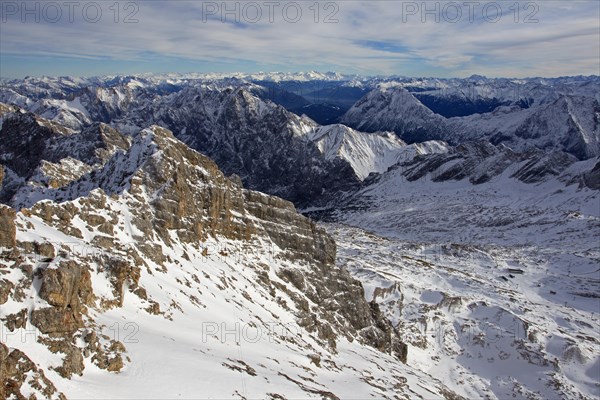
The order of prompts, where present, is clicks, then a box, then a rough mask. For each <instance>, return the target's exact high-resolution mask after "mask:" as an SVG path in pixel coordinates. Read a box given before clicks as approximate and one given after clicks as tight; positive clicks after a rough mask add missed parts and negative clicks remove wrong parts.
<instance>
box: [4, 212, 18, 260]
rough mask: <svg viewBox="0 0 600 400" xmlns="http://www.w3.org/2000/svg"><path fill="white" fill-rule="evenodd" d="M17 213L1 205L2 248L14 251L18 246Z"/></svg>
mask: <svg viewBox="0 0 600 400" xmlns="http://www.w3.org/2000/svg"><path fill="white" fill-rule="evenodd" d="M16 215H17V214H16V212H15V210H13V209H12V208H10V207H7V206H5V205H3V204H0V247H5V248H7V249H13V248H14V247H15V245H16V233H17V229H16V227H15V217H16Z"/></svg>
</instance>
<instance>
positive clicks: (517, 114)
mask: <svg viewBox="0 0 600 400" xmlns="http://www.w3.org/2000/svg"><path fill="white" fill-rule="evenodd" d="M591 84H592V85H593V83H591ZM583 94H585V95H583ZM416 95H417V94H416V93H415V94H414V95H413V93H410V92H409V91H408V90H407V89H406V88H405V87H403V86H391V87H386V86H383V87H380V88H378V89H375V90H373V91H371V92H369V93H368V94H366V95H365V96H364V97H363V98H362V99H361V100H359V101H358V102H357V103H356V104H355V105H354V106H353V107H352V108H351V109H350V110H348V111H347V112H346V114H345V115H344V116H343V117H342V119H341V121H342V123H345V124H347V125H348V126H351V127H353V128H355V129H358V130H364V131H367V132H374V131H379V130H391V131H394V132H395V133H396V134H397V135H398V136H399V137H400V138H402V139H403V140H406V141H407V142H419V141H425V140H431V139H436V140H444V141H446V142H448V143H450V144H452V145H458V144H462V143H465V142H467V141H473V140H488V141H490V142H491V143H492V144H500V143H502V144H504V145H506V146H508V147H510V148H511V149H513V150H514V151H519V152H523V151H527V150H531V149H540V150H544V151H565V152H567V153H570V154H572V155H574V156H575V157H577V158H578V159H580V160H585V159H588V158H592V157H596V156H598V155H599V154H600V147H599V146H600V124H599V122H598V121H599V119H598V115H600V106H599V103H598V101H599V99H598V98H596V97H594V96H593V95H591V94H589V93H587V91H585V90H582V95H574V94H561V93H558V92H557V93H551V94H547V93H546V97H545V98H544V99H543V101H542V100H540V103H539V104H537V103H536V104H535V106H533V105H531V106H527V108H523V107H522V104H521V105H519V104H520V103H519V104H513V103H509V105H501V104H498V107H497V108H495V109H494V110H490V112H487V113H483V114H472V115H469V116H465V117H455V118H444V117H442V116H441V115H438V114H435V113H433V111H431V110H430V109H429V108H427V107H425V106H424V105H423V104H422V103H421V102H420V101H419V100H418V99H417V98H416V97H415V96H416Z"/></svg>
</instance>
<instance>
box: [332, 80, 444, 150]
mask: <svg viewBox="0 0 600 400" xmlns="http://www.w3.org/2000/svg"><path fill="white" fill-rule="evenodd" d="M341 122H342V123H343V124H345V125H348V126H351V127H353V128H355V129H358V130H363V131H367V132H376V131H393V132H395V133H396V134H397V135H398V136H399V137H400V138H401V139H403V140H405V141H407V142H411V143H412V142H423V141H425V140H432V139H443V136H444V133H445V132H446V128H445V126H446V119H445V118H444V117H442V116H440V115H437V114H435V113H434V112H433V111H431V110H430V109H429V108H427V107H425V106H424V105H423V104H422V103H421V102H420V101H419V100H417V99H416V98H415V97H414V96H413V95H412V94H411V93H410V92H409V91H408V90H406V89H405V88H403V87H401V86H396V85H388V86H385V85H382V86H380V87H379V88H378V89H375V90H373V91H371V92H369V93H367V94H366V95H365V96H364V97H363V98H362V99H361V100H359V101H358V102H357V103H356V104H355V105H354V106H352V108H350V110H348V111H347V112H346V114H345V115H344V116H343V117H342V119H341Z"/></svg>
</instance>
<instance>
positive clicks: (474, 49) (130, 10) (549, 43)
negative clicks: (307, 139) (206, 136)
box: [0, 0, 600, 78]
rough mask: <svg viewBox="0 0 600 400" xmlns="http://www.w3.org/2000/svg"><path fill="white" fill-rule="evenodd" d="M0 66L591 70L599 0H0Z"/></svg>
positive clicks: (494, 72)
mask: <svg viewBox="0 0 600 400" xmlns="http://www.w3.org/2000/svg"><path fill="white" fill-rule="evenodd" d="M0 5H1V10H0V18H1V21H0V76H2V77H5V78H22V77H24V76H26V75H81V76H91V75H109V74H116V73H143V72H234V71H240V72H257V71H284V72H290V71H300V70H320V71H325V70H333V71H338V72H343V73H356V74H362V75H375V74H399V75H407V76H439V77H451V76H468V75H471V74H475V73H476V74H482V75H487V76H492V77H494V76H506V77H525V76H561V75H580V74H581V75H591V74H599V73H600V72H599V68H600V66H599V64H600V25H599V23H598V21H599V18H600V3H599V2H598V1H595V0H593V1H547V0H545V1H536V2H513V1H511V2H504V1H496V2H490V1H480V2H475V1H455V2H434V1H429V2H422V1H418V2H407V1H377V0H375V1H368V2H366V1H347V0H344V1H338V2H327V1H324V2H318V3H316V2H314V1H296V2H290V1H240V2H237V1H227V2H222V1H215V2H202V1H171V2H166V1H118V2H112V1H111V2H102V1H96V2H93V1H82V2H63V1H56V2H53V1H51V2H39V1H27V2H22V1H3V2H2V3H0Z"/></svg>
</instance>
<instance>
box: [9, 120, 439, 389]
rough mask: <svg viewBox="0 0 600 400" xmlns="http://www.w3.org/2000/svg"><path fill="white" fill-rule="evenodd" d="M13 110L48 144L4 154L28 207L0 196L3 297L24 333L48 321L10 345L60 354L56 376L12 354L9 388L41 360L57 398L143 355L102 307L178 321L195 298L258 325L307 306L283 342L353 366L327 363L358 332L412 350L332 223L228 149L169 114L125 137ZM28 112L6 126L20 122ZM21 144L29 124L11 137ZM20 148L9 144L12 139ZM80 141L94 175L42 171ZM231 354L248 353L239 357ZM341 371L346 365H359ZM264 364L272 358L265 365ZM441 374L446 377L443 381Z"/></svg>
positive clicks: (203, 306) (397, 349)
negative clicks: (70, 386) (277, 191)
mask: <svg viewBox="0 0 600 400" xmlns="http://www.w3.org/2000/svg"><path fill="white" fill-rule="evenodd" d="M15 118H16V119H17V120H22V123H23V125H22V126H23V127H25V128H26V132H30V133H31V134H32V137H35V138H36V143H37V144H36V146H37V148H38V150H39V153H40V156H39V157H38V159H37V165H36V163H34V162H29V163H22V164H20V165H17V164H15V163H12V164H11V162H12V158H10V157H8V156H7V157H5V158H4V160H5V161H6V163H7V164H8V165H6V166H5V168H9V169H11V170H15V171H18V176H19V178H20V181H19V182H20V184H19V185H17V186H16V187H15V193H16V194H15V195H13V196H12V197H11V200H10V204H11V205H12V206H13V207H15V208H17V209H20V211H19V212H16V213H15V211H14V210H13V209H11V208H8V207H6V206H2V208H0V211H1V214H2V218H3V224H2V227H3V231H2V236H1V237H0V240H1V242H2V247H3V248H8V249H9V250H10V252H9V253H6V252H5V254H4V256H3V258H2V260H1V264H0V273H2V274H3V275H4V276H5V277H6V278H5V279H4V280H3V281H0V282H1V285H0V287H1V288H2V290H1V293H2V296H1V297H0V300H2V301H3V303H4V304H5V306H3V309H2V315H1V316H0V320H2V323H3V324H4V325H5V326H6V327H8V328H9V330H10V332H14V333H15V334H16V333H17V332H22V331H24V330H31V329H34V330H36V332H37V334H36V340H35V342H36V344H34V343H29V342H27V343H22V344H19V343H18V342H17V341H13V340H9V343H8V345H9V346H11V347H17V348H18V349H20V350H10V352H9V353H10V354H13V353H14V352H19V351H24V352H25V353H27V352H28V351H29V352H33V353H32V354H33V355H31V354H28V357H33V358H32V360H34V362H36V361H35V359H36V358H35V357H36V354H40V353H39V352H40V351H41V350H40V348H39V347H37V346H39V344H43V345H44V346H45V347H46V348H47V350H46V352H47V353H48V354H56V355H57V356H59V359H60V361H59V362H55V363H51V364H48V365H45V366H44V368H45V370H46V375H49V376H50V377H51V379H52V381H54V384H55V385H58V386H56V387H58V388H59V389H58V390H57V389H55V388H54V386H52V384H51V383H50V381H47V379H48V378H45V375H44V373H43V372H42V371H41V369H34V368H26V370H23V369H18V368H17V369H15V368H13V367H11V365H13V364H11V363H12V361H10V360H9V361H6V362H5V361H3V363H4V364H3V368H5V370H6V371H8V373H7V375H6V378H5V379H7V380H8V381H6V382H9V381H10V382H11V383H10V385H12V386H11V389H10V390H11V391H12V392H10V393H13V392H14V393H25V392H26V391H27V390H29V389H28V388H29V387H30V386H31V385H34V384H33V383H30V381H28V380H27V379H29V378H26V377H30V376H31V373H29V372H28V371H34V372H33V373H34V374H38V375H36V376H38V378H36V379H37V380H38V381H40V382H42V383H43V385H42V386H43V387H45V388H46V389H44V390H46V392H44V396H45V397H61V396H62V394H60V393H59V392H58V391H59V390H62V389H60V388H61V387H64V385H62V386H61V384H59V383H60V382H62V381H61V379H67V378H69V377H71V376H72V375H74V374H75V375H81V374H85V373H86V369H87V365H89V364H90V363H92V364H94V365H95V366H96V367H98V368H100V369H104V370H106V371H109V372H119V371H122V370H123V369H124V368H125V369H126V368H128V366H129V365H135V363H136V359H135V357H136V356H135V355H134V354H137V356H138V357H139V353H135V352H134V354H131V351H132V350H131V349H130V346H128V345H127V344H126V343H123V342H120V341H119V339H118V338H116V337H111V336H108V335H106V334H105V333H103V329H104V330H105V329H106V322H102V321H105V317H103V313H105V312H107V311H109V310H112V311H111V312H112V313H114V312H117V313H119V312H120V311H115V310H123V311H122V312H125V310H130V311H128V312H132V310H136V311H135V312H136V313H139V312H142V313H144V314H146V315H148V316H149V317H152V318H158V319H160V320H164V321H166V322H167V323H173V324H176V321H180V320H186V318H191V316H190V317H186V315H187V314H188V313H191V314H190V315H195V316H196V317H194V318H200V320H201V321H202V320H204V321H206V320H208V321H211V318H215V317H214V315H213V314H211V313H210V309H211V308H212V307H211V308H207V306H208V305H210V304H214V306H215V307H217V309H219V307H222V306H223V305H225V304H227V303H228V302H233V304H236V306H235V307H236V308H237V309H238V311H237V312H238V313H241V315H246V316H247V317H242V318H243V319H245V318H252V320H253V321H254V323H258V324H259V326H260V325H261V324H263V323H264V322H266V321H267V320H266V318H268V316H269V315H271V318H284V319H289V318H291V319H292V320H295V321H296V324H297V328H296V329H299V331H298V334H299V335H300V336H293V337H289V336H286V335H287V334H284V335H283V336H277V337H276V340H277V343H280V344H278V345H277V346H283V347H282V348H286V349H287V348H289V349H294V350H293V351H298V350H300V349H303V350H302V351H308V352H309V353H310V354H312V355H311V357H312V358H311V359H312V360H313V361H314V363H316V365H321V368H327V369H328V371H330V372H331V371H336V370H337V371H340V370H339V367H336V368H337V369H336V368H333V369H330V367H328V365H334V364H335V362H334V361H333V360H334V358H335V357H337V356H335V355H336V354H338V352H345V351H346V350H345V349H346V348H347V346H351V348H352V349H354V350H352V351H354V352H356V351H358V352H359V353H360V352H362V353H364V354H365V357H367V358H369V357H371V356H368V355H367V353H365V350H361V349H364V348H365V347H364V346H370V347H371V348H373V349H374V350H373V351H378V352H381V353H379V354H381V355H383V356H385V357H390V356H387V355H386V354H389V355H393V357H394V358H395V359H396V360H400V361H402V362H406V361H407V347H406V345H405V344H404V343H403V342H402V341H401V340H400V338H399V336H398V332H397V331H396V330H395V328H393V327H392V325H391V324H390V322H389V321H388V320H386V319H385V318H384V317H383V315H382V313H381V312H380V311H379V308H378V307H377V305H376V304H375V303H372V304H369V303H367V301H366V300H365V298H364V291H363V288H362V286H361V285H360V283H359V282H358V281H356V280H354V279H353V278H351V277H350V275H348V273H347V272H346V271H345V270H343V269H341V268H339V267H337V266H335V257H336V250H335V243H334V242H333V240H332V239H331V237H330V236H329V235H327V234H326V233H325V232H324V231H323V230H322V229H321V228H319V227H317V226H316V225H315V224H314V223H313V222H312V221H310V220H309V219H307V218H305V217H303V216H301V215H299V214H297V213H296V211H295V208H294V206H293V204H292V203H291V202H289V201H285V200H282V199H279V198H276V197H272V196H269V195H265V194H262V193H258V192H254V191H251V190H246V189H244V188H243V187H242V186H241V185H240V182H239V178H236V177H231V178H228V177H226V176H225V175H224V174H223V173H222V172H220V171H219V169H218V167H217V165H216V164H215V163H214V162H212V161H211V160H210V159H208V158H207V157H205V156H203V155H201V154H199V153H197V152H195V151H194V150H192V149H190V148H188V147H187V146H186V145H185V144H183V143H182V142H180V141H178V140H177V139H176V138H175V137H174V136H173V134H172V133H171V132H169V131H168V130H166V129H164V128H161V127H158V126H153V127H151V128H149V129H146V130H143V131H141V132H139V133H137V134H134V135H133V136H131V137H125V136H122V135H121V134H120V133H118V132H117V131H115V130H112V129H110V128H108V127H106V126H104V125H96V126H94V127H93V128H90V129H89V130H85V131H84V132H85V135H84V133H80V134H76V133H71V132H68V131H63V130H60V129H56V128H55V127H54V126H53V125H48V124H46V123H45V122H44V121H43V120H40V119H36V118H37V117H33V116H31V115H29V114H21V115H19V116H16V117H15ZM5 121H6V120H5ZM15 121H16V120H12V122H10V123H9V124H7V125H4V126H3V128H2V131H0V132H2V133H4V134H6V132H8V128H10V129H18V127H19V125H17V124H16V122H15ZM16 133H18V131H17V132H13V137H14V138H19V136H18V135H16ZM75 137H77V141H75V140H74V139H75ZM69 140H70V141H72V143H80V144H81V146H82V147H80V146H75V147H71V148H68V147H67V148H65V147H64V146H60V150H56V149H58V146H56V143H64V142H65V141H69ZM1 142H4V140H1ZM90 142H91V143H90ZM21 143H22V142H21V141H19V140H17V139H15V141H14V142H11V145H12V146H14V147H19V146H20V145H21ZM15 151H16V150H15V149H13V148H12V147H11V146H9V145H8V144H6V143H4V145H3V147H2V153H3V154H5V155H8V154H15ZM81 154H87V155H91V157H90V158H89V161H88V162H87V163H85V161H84V160H85V157H83V156H82V157H81V159H80V160H79V163H80V165H85V168H82V171H83V173H81V174H71V175H69V174H62V175H61V174H59V173H57V175H56V176H55V178H61V179H54V180H52V181H50V180H47V179H45V177H46V176H47V175H44V174H41V173H39V171H40V166H43V165H45V164H47V163H53V164H55V165H56V164H60V163H61V162H64V160H65V158H67V159H69V160H77V157H78V155H81ZM60 157H65V158H62V159H60ZM15 175H17V173H15ZM219 244H220V246H221V247H216V246H217V245H219ZM80 245H83V247H82V248H78V247H77V248H75V247H73V246H80ZM236 248H238V249H239V250H237V251H238V252H240V251H243V253H244V258H240V257H239V254H238V255H235V259H234V261H233V262H231V261H230V260H228V257H232V256H231V252H232V251H235V249H236ZM242 249H243V250H242ZM265 255H269V257H267V258H265ZM201 260H204V261H201ZM199 263H200V264H199ZM199 266H201V267H200V268H199ZM164 285H167V286H166V287H168V288H169V289H167V290H166V292H165V289H164V288H165V286H164ZM161 288H163V289H161ZM218 293H223V295H221V296H220V297H217V296H216V295H217V294H218ZM225 293H228V294H227V295H225ZM207 296H208V297H207ZM9 310H10V312H9ZM203 310H209V311H203ZM258 315H261V317H258ZM221 318H223V316H221ZM139 321H140V324H142V323H143V321H145V319H144V318H142V319H140V320H139ZM260 321H263V322H260ZM174 326H178V325H174ZM146 329H149V326H147V327H146ZM104 332H105V331H104ZM279 335H281V334H279ZM11 338H12V336H11ZM285 343H288V344H285ZM352 343H354V344H352ZM284 344H285V345H284ZM271 346H272V345H271ZM340 346H341V349H340ZM217 348H218V346H217V347H216V348H215V349H217ZM33 349H35V350H33ZM286 351H289V350H286ZM15 354H16V355H15V356H13V358H14V357H21V356H20V354H21V353H15ZM23 357H26V356H24V355H23ZM38 357H42V358H44V357H49V356H48V355H46V354H45V353H44V355H41V356H38ZM332 357H333V358H332ZM385 357H384V358H385ZM4 359H12V358H10V357H9V358H6V357H5V356H4V355H3V360H4ZM369 359H370V358H369ZM207 360H209V359H207ZM373 360H374V359H373ZM391 360H392V358H390V362H391ZM207 362H208V363H209V364H210V363H211V361H207ZM239 362H242V361H239ZM263 362H265V361H263ZM338 362H339V361H338ZM369 362H371V361H369ZM386 362H388V361H386ZM235 363H238V361H235ZM331 363H334V364H331ZM5 364H6V365H8V367H4V365H5ZM19 365H21V364H19ZM223 365H224V366H226V367H227V368H228V369H233V370H235V369H236V368H238V366H237V364H231V361H226V362H223ZM246 365H247V364H246ZM6 368H8V369H6ZM35 368H37V367H35ZM261 368H262V367H261ZM265 368H266V367H265ZM293 368H296V367H293ZM388 368H389V367H388ZM393 368H395V369H396V370H397V368H400V367H398V366H396V367H393ZM38 370H39V372H36V371H38ZM245 370H248V369H247V368H245ZM342 370H343V371H345V372H344V376H346V377H347V376H348V373H350V374H352V372H350V371H351V370H350V369H348V368H346V367H343V369H342ZM382 370H385V368H382ZM252 371H254V374H264V373H265V370H264V369H259V367H258V366H257V365H256V364H255V365H254V367H253V368H252ZM290 371H292V370H290ZM397 373H398V372H395V373H394V374H397ZM413 373H414V372H411V374H413ZM294 374H296V373H295V372H288V373H286V374H285V375H280V376H279V378H278V379H279V380H282V382H287V383H286V384H293V385H294V387H297V388H300V390H301V391H304V392H306V393H315V392H314V390H315V389H312V388H311V387H310V382H309V381H304V382H305V383H302V382H303V379H304V378H301V377H296V378H294V377H293V376H294ZM394 376H396V375H394ZM371 379H372V378H369V379H366V380H365V381H364V382H367V384H366V387H370V388H375V386H370V383H368V382H370V381H371ZM395 379H396V378H392V376H391V375H390V376H388V377H387V378H384V380H383V381H382V382H388V383H381V382H380V384H384V385H388V384H389V385H391V386H393V385H394V384H396V383H394V382H396V381H395ZM28 382H29V383H28ZM373 382H374V381H373ZM432 382H435V380H433V381H432ZM307 384H308V386H307ZM40 385H41V384H40ZM378 385H379V384H378ZM42 386H41V387H42ZM391 386H390V387H391ZM336 387H337V386H336ZM433 387H436V388H438V389H434V390H440V391H443V390H446V389H445V388H444V387H443V385H440V384H439V383H437V382H435V383H433ZM337 390H340V389H339V387H338V389H337ZM369 390H371V389H367V390H366V391H365V393H366V392H368V391H369ZM329 392H332V391H331V390H330V391H329ZM291 393H298V392H291ZM342 393H343V392H342ZM67 394H68V393H67Z"/></svg>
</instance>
